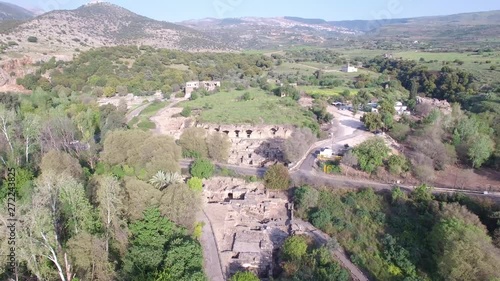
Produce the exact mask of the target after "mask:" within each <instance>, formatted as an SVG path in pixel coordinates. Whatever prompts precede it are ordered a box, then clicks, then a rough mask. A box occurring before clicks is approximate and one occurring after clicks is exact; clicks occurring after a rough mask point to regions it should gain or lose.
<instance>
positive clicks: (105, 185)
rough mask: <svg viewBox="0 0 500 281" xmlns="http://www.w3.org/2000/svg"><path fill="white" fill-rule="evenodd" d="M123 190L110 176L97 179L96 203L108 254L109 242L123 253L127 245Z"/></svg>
mask: <svg viewBox="0 0 500 281" xmlns="http://www.w3.org/2000/svg"><path fill="white" fill-rule="evenodd" d="M123 196H124V193H123V190H122V187H121V186H120V182H119V181H118V180H117V179H116V178H115V177H112V176H103V177H101V178H99V179H98V186H97V202H98V204H99V214H100V217H101V221H102V223H103V226H104V238H105V250H106V254H107V255H108V254H109V244H110V240H111V239H113V240H114V241H116V242H117V243H118V245H119V250H121V251H123V250H124V248H125V246H126V244H127V225H126V221H125V210H124V207H125V206H124V203H123Z"/></svg>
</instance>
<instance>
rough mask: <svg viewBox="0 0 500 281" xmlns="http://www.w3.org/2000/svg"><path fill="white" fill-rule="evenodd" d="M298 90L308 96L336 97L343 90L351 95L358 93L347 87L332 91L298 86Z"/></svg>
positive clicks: (357, 90)
mask: <svg viewBox="0 0 500 281" xmlns="http://www.w3.org/2000/svg"><path fill="white" fill-rule="evenodd" d="M299 90H300V91H304V92H305V93H306V94H308V95H314V94H320V95H324V96H338V95H340V94H341V93H342V92H344V91H345V90H349V92H351V95H355V94H357V93H358V92H359V89H352V88H349V87H335V88H334V89H327V88H321V87H317V86H299ZM368 90H369V89H368Z"/></svg>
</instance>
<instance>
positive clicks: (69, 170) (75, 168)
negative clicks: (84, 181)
mask: <svg viewBox="0 0 500 281" xmlns="http://www.w3.org/2000/svg"><path fill="white" fill-rule="evenodd" d="M40 170H41V171H42V173H48V172H54V173H55V174H56V175H58V176H62V175H68V176H71V177H73V178H75V179H81V178H82V176H83V169H82V166H81V165H80V163H79V161H78V159H76V158H74V157H72V156H71V155H69V154H68V153H66V152H62V151H56V150H51V151H49V152H48V153H46V154H45V155H43V157H42V162H41V164H40Z"/></svg>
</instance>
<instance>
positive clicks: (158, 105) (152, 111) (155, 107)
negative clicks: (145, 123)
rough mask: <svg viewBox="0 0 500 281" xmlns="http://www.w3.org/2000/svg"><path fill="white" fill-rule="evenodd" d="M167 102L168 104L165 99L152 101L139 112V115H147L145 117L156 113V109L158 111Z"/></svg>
mask: <svg viewBox="0 0 500 281" xmlns="http://www.w3.org/2000/svg"><path fill="white" fill-rule="evenodd" d="M167 104H168V102H166V101H162V102H153V103H152V104H150V105H149V106H148V107H146V108H145V109H144V110H143V111H142V112H141V114H140V115H139V116H143V117H147V118H150V117H153V116H154V115H155V114H156V113H158V111H160V109H162V108H164V107H165V106H167Z"/></svg>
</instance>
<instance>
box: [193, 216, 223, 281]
mask: <svg viewBox="0 0 500 281" xmlns="http://www.w3.org/2000/svg"><path fill="white" fill-rule="evenodd" d="M198 221H202V222H203V223H205V225H204V226H203V231H202V235H201V245H202V247H203V259H204V263H203V265H204V267H205V274H206V275H207V277H208V279H209V280H211V281H223V280H225V279H224V274H223V273H222V265H221V261H220V256H219V250H218V247H217V241H216V240H215V236H214V230H213V227H212V223H211V222H210V219H209V218H208V216H207V215H206V213H205V210H202V211H201V212H200V213H199V215H198Z"/></svg>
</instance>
